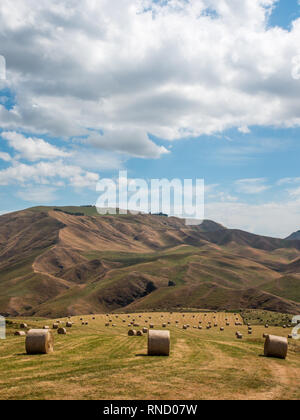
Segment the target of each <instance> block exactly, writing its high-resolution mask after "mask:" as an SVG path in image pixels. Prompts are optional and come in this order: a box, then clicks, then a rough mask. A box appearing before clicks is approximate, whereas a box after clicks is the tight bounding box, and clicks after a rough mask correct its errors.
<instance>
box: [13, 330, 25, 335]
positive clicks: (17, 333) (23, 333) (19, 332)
mask: <svg viewBox="0 0 300 420" xmlns="http://www.w3.org/2000/svg"><path fill="white" fill-rule="evenodd" d="M15 335H16V336H24V335H26V332H25V331H16V332H15Z"/></svg>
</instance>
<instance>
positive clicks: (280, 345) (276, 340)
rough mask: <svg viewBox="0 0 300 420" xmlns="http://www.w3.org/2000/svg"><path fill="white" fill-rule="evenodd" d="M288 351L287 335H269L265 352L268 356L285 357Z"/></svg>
mask: <svg viewBox="0 0 300 420" xmlns="http://www.w3.org/2000/svg"><path fill="white" fill-rule="evenodd" d="M287 352H288V340H287V338H286V337H278V336H276V335H268V336H267V337H266V341H265V347H264V354H265V356H266V357H277V358H279V359H285V358H286V356H287Z"/></svg>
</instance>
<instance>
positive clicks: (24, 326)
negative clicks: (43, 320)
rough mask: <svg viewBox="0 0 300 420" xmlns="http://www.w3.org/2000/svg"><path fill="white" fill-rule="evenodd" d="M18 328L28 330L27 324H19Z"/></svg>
mask: <svg viewBox="0 0 300 420" xmlns="http://www.w3.org/2000/svg"><path fill="white" fill-rule="evenodd" d="M20 328H21V329H25V328H28V325H27V324H21V325H20Z"/></svg>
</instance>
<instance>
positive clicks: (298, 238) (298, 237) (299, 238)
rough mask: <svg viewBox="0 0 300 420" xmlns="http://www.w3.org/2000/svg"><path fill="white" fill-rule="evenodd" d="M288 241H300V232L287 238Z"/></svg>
mask: <svg viewBox="0 0 300 420" xmlns="http://www.w3.org/2000/svg"><path fill="white" fill-rule="evenodd" d="M286 240H287V241H300V230H298V231H297V232H294V233H292V234H291V235H290V236H288V237H287V238H286Z"/></svg>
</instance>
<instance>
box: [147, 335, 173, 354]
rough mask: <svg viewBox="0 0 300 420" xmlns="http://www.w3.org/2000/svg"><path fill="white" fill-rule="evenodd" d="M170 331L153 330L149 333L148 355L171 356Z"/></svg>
mask: <svg viewBox="0 0 300 420" xmlns="http://www.w3.org/2000/svg"><path fill="white" fill-rule="evenodd" d="M169 354H170V331H165V330H164V331H159V330H151V331H149V333H148V355H149V356H169Z"/></svg>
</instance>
